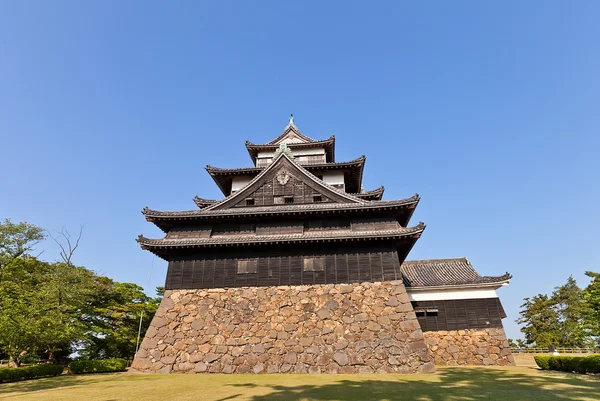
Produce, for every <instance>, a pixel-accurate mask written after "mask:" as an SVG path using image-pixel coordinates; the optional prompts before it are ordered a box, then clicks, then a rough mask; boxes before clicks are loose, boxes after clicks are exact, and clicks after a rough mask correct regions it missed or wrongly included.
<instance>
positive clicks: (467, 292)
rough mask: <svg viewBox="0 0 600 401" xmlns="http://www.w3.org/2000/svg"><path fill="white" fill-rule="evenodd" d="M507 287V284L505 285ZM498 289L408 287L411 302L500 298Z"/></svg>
mask: <svg viewBox="0 0 600 401" xmlns="http://www.w3.org/2000/svg"><path fill="white" fill-rule="evenodd" d="M504 285H506V284H504ZM498 288H500V286H498V287H470V288H448V289H440V288H435V289H427V288H422V289H421V288H419V289H414V288H410V287H407V288H406V291H407V292H408V297H409V298H410V300H411V301H447V300H451V299H482V298H498V294H497V293H496V290H497V289H498Z"/></svg>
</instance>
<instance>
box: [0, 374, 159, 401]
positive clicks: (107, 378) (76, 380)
mask: <svg viewBox="0 0 600 401" xmlns="http://www.w3.org/2000/svg"><path fill="white" fill-rule="evenodd" d="M127 380H150V378H149V377H147V376H142V375H140V376H138V375H126V374H123V373H94V374H82V375H73V374H64V375H61V376H56V377H46V378H41V379H33V380H22V381H17V382H11V383H0V398H10V397H17V396H22V395H23V393H29V392H34V391H41V390H51V389H59V388H63V387H82V386H88V385H90V384H96V383H106V382H118V381H127ZM11 391H15V393H14V394H10V395H4V394H2V393H9V392H11ZM106 401H110V400H106Z"/></svg>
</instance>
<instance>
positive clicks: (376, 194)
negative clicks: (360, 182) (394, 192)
mask: <svg viewBox="0 0 600 401" xmlns="http://www.w3.org/2000/svg"><path fill="white" fill-rule="evenodd" d="M383 191H385V188H384V187H383V185H382V186H380V187H379V188H377V189H374V190H372V191H365V192H359V193H353V194H352V195H354V196H356V197H357V198H361V199H369V200H370V199H373V200H381V197H382V196H383Z"/></svg>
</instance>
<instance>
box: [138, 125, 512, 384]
mask: <svg viewBox="0 0 600 401" xmlns="http://www.w3.org/2000/svg"><path fill="white" fill-rule="evenodd" d="M246 148H247V150H248V152H249V154H250V156H251V158H252V161H253V163H254V166H253V167H248V168H235V169H224V168H217V167H212V166H207V171H208V173H209V174H210V175H211V177H212V178H213V179H214V181H215V183H216V184H217V185H218V187H219V188H220V189H221V191H222V192H223V194H224V195H225V198H224V199H222V200H220V201H216V200H207V199H202V198H198V197H196V198H195V199H194V201H195V203H196V205H197V208H196V209H194V210H189V211H157V210H151V209H148V208H145V209H144V210H143V214H144V216H145V217H146V219H147V220H148V221H150V222H152V223H154V224H155V225H157V226H158V227H159V228H160V229H161V230H162V231H164V232H165V234H166V235H165V237H164V238H161V239H149V238H145V237H143V236H140V237H139V238H138V242H139V244H140V245H141V247H142V248H143V249H146V250H149V251H150V252H152V253H154V254H155V255H157V256H159V257H161V258H163V259H164V260H166V261H168V271H167V278H166V284H165V289H166V291H165V297H164V299H163V301H162V304H161V306H160V308H159V310H158V311H157V313H156V316H155V317H154V319H153V321H152V324H151V326H150V328H149V329H148V331H147V333H146V336H145V338H144V341H143V342H142V345H141V348H140V351H139V352H138V354H137V355H136V358H135V360H134V363H133V368H134V369H137V370H140V371H148V372H198V373H201V372H215V373H217V372H218V373H248V372H254V373H287V372H295V373H320V372H327V373H338V372H339V373H370V372H388V373H391V372H401V373H411V372H432V371H434V364H433V363H434V361H435V362H436V363H441V364H466V363H479V364H509V363H512V356H511V355H510V348H508V343H507V342H506V338H505V337H504V331H503V329H502V323H501V319H502V318H503V317H505V314H504V311H503V309H502V305H501V304H500V301H499V299H498V297H497V295H495V290H496V289H497V288H499V287H500V286H502V285H504V284H507V283H508V280H509V279H510V276H509V275H505V276H500V277H481V276H479V274H477V273H476V272H475V270H474V269H473V267H472V266H471V264H470V263H469V262H468V261H467V260H466V259H445V260H429V261H415V262H404V261H405V259H406V257H407V255H408V253H409V252H410V250H411V248H412V247H413V245H414V244H415V242H416V241H417V240H418V239H419V237H420V236H421V234H422V233H423V230H424V229H425V225H424V224H423V223H419V224H416V225H413V226H411V225H410V219H411V216H412V214H413V212H414V210H415V208H416V206H417V204H418V202H419V196H418V195H414V196H412V197H409V198H406V199H399V200H382V195H383V190H384V189H383V187H381V188H378V189H375V190H372V191H365V190H363V188H362V173H363V168H364V164H365V157H364V156H361V157H359V158H357V159H355V160H351V161H347V162H336V161H335V137H333V136H332V137H330V138H329V139H325V140H313V139H311V138H309V137H307V136H305V135H304V134H302V133H301V132H300V131H299V130H298V128H297V127H296V125H295V124H294V121H293V117H292V118H290V122H289V124H288V125H287V127H286V128H285V130H284V131H283V133H282V134H281V135H279V136H278V137H277V138H275V139H274V140H272V141H271V142H269V143H266V144H260V145H257V144H253V143H250V142H246ZM461 332H462V334H460V333H461ZM467 332H468V333H467ZM507 350H508V351H507Z"/></svg>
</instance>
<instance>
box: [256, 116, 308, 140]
mask: <svg viewBox="0 0 600 401" xmlns="http://www.w3.org/2000/svg"><path fill="white" fill-rule="evenodd" d="M282 142H286V143H307V142H318V141H316V140H314V139H312V138H309V137H307V136H306V135H304V134H303V133H302V132H300V130H299V129H298V127H297V126H296V123H295V122H294V115H293V114H290V119H289V121H288V125H286V126H285V128H284V129H283V133H281V135H279V136H278V137H277V138H275V139H273V140H272V141H271V142H269V143H268V145H278V144H280V143H282Z"/></svg>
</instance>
